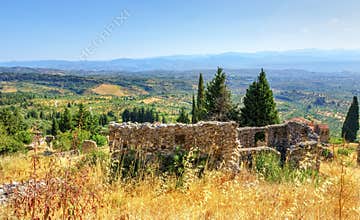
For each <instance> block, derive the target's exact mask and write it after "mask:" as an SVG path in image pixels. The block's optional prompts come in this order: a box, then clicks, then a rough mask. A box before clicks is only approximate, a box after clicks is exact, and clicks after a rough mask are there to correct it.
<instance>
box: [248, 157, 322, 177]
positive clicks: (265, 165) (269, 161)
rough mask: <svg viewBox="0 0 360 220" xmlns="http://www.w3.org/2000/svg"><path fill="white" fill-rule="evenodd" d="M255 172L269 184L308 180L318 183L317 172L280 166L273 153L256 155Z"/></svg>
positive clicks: (278, 158)
mask: <svg viewBox="0 0 360 220" xmlns="http://www.w3.org/2000/svg"><path fill="white" fill-rule="evenodd" d="M255 171H256V172H257V173H258V174H259V175H260V176H262V177H263V178H264V179H265V180H266V181H269V182H276V183H280V182H295V181H300V182H303V181H305V180H307V179H309V178H312V179H314V180H315V182H317V181H318V172H317V171H314V170H310V169H308V170H302V169H295V168H294V167H293V166H292V165H291V164H285V165H284V166H281V162H280V156H278V155H276V154H274V153H261V154H259V155H256V156H255Z"/></svg>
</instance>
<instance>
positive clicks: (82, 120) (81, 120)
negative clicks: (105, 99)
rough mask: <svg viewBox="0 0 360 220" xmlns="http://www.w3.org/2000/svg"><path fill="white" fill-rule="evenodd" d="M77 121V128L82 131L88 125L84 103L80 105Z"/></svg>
mask: <svg viewBox="0 0 360 220" xmlns="http://www.w3.org/2000/svg"><path fill="white" fill-rule="evenodd" d="M75 121H76V127H77V128H80V129H81V128H83V127H84V126H85V125H86V110H85V108H84V105H83V104H82V103H80V105H79V111H78V113H77V115H76V119H75Z"/></svg>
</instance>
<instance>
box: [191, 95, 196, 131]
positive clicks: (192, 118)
mask: <svg viewBox="0 0 360 220" xmlns="http://www.w3.org/2000/svg"><path fill="white" fill-rule="evenodd" d="M191 123H193V124H195V123H197V106H196V103H195V96H194V95H193V98H192V109H191Z"/></svg>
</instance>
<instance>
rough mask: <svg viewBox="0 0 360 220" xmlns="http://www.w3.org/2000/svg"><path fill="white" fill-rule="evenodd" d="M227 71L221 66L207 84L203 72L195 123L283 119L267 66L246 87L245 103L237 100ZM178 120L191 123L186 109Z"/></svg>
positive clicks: (267, 122)
mask: <svg viewBox="0 0 360 220" xmlns="http://www.w3.org/2000/svg"><path fill="white" fill-rule="evenodd" d="M226 80H227V78H226V73H225V72H224V71H223V69H222V68H220V67H218V69H217V71H216V73H215V76H214V78H213V79H212V80H211V81H210V82H208V83H207V85H206V86H205V84H204V79H203V75H202V74H201V73H200V75H199V81H198V90H197V95H196V98H195V94H194V95H193V99H192V110H191V123H197V122H198V121H202V120H215V121H236V122H238V123H239V124H240V126H265V125H270V124H277V123H279V122H280V119H279V115H278V111H277V109H276V103H275V101H274V97H273V92H272V90H271V88H270V85H269V82H268V81H267V79H266V73H265V72H264V70H263V69H261V72H260V74H259V76H258V77H257V80H255V81H254V82H253V83H252V84H251V85H250V86H249V88H248V89H247V90H246V94H245V97H244V99H243V103H242V104H243V107H240V103H233V102H232V99H231V92H230V90H229V88H228V86H227V84H226ZM177 121H178V122H182V123H190V120H189V118H188V117H187V115H186V113H185V112H184V109H182V110H181V111H180V113H179V117H178V120H177Z"/></svg>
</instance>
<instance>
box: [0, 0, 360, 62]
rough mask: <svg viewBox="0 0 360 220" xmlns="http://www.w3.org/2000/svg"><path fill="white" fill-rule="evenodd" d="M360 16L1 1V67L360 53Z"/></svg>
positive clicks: (272, 8) (255, 6) (348, 7)
mask: <svg viewBox="0 0 360 220" xmlns="http://www.w3.org/2000/svg"><path fill="white" fill-rule="evenodd" d="M359 11H360V1H359V0H218V1H215V0H191V1H184V0H182V1H180V0H154V1H149V0H147V1H146V0H137V1H136V0H132V1H130V0H129V1H123V0H116V1H115V0H111V1H106V0H104V1H100V0H98V1H91V0H87V1H85V0H61V1H55V0H0V28H1V32H0V61H10V60H39V59H67V60H79V59H82V58H84V57H82V56H83V55H84V51H85V50H86V49H87V51H88V52H87V53H86V57H85V58H86V59H89V60H96V59H100V60H104V59H114V58H123V57H129V58H139V57H152V56H164V55H174V54H213V53H222V52H229V51H238V52H253V51H266V50H276V51H277V50H292V49H302V48H319V49H333V48H345V49H357V48H360V40H359V39H360V13H359ZM120 17H121V18H122V20H121V22H120V20H119V18H120ZM109 25H112V28H111V29H110V28H109ZM104 35H105V37H104ZM94 42H97V43H94ZM89 51H90V52H89Z"/></svg>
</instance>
